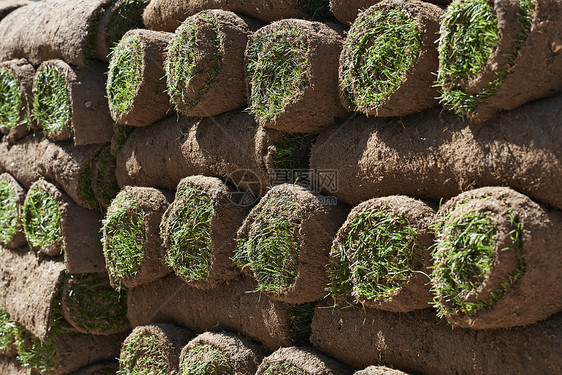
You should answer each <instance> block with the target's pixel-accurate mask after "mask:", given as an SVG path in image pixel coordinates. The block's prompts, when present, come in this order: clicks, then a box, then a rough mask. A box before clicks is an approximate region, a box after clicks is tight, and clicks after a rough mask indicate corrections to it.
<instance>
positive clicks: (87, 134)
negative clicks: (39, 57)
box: [33, 60, 113, 145]
mask: <svg viewBox="0 0 562 375" xmlns="http://www.w3.org/2000/svg"><path fill="white" fill-rule="evenodd" d="M105 70H106V66H105V65H104V64H102V63H96V64H91V65H90V66H89V67H88V68H87V69H83V70H81V69H76V68H73V67H71V66H70V65H68V64H67V63H65V62H64V61H62V60H49V61H45V62H44V63H42V64H41V65H40V66H39V68H38V69H37V73H36V75H35V79H34V82H33V116H34V117H35V119H36V120H37V123H38V125H39V127H41V128H43V129H44V130H45V132H46V134H47V136H48V137H49V138H51V139H53V140H56V141H62V140H68V139H72V140H73V141H74V144H75V145H88V144H94V143H105V142H109V141H110V140H111V136H112V134H113V128H112V124H113V120H112V119H111V116H110V114H109V109H108V105H107V99H106V97H105V86H104V82H105Z"/></svg>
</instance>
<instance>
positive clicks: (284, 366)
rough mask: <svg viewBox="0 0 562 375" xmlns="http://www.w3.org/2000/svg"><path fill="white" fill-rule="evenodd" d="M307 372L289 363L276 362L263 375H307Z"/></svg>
mask: <svg viewBox="0 0 562 375" xmlns="http://www.w3.org/2000/svg"><path fill="white" fill-rule="evenodd" d="M306 374H307V372H306V371H304V370H302V369H301V368H299V367H297V366H295V365H293V364H292V363H287V362H274V363H272V364H271V365H269V366H268V367H267V368H266V369H265V370H264V371H263V375H306Z"/></svg>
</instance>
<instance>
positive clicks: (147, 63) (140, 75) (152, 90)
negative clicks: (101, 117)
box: [106, 29, 173, 126]
mask: <svg viewBox="0 0 562 375" xmlns="http://www.w3.org/2000/svg"><path fill="white" fill-rule="evenodd" d="M172 35H173V34H170V33H161V32H156V31H150V30H142V29H137V30H130V31H128V32H127V33H126V34H125V35H124V36H123V39H121V41H120V42H119V44H117V46H116V47H115V48H114V49H113V52H112V54H111V60H110V63H109V71H108V73H107V88H106V92H107V98H108V101H109V109H110V111H111V117H112V118H113V120H115V122H117V123H118V124H126V125H131V126H148V125H151V124H152V123H154V122H156V121H158V120H161V119H162V118H164V117H165V116H166V115H167V114H168V113H169V112H170V109H171V108H170V99H169V97H168V95H167V94H166V82H165V81H164V80H163V79H162V78H163V77H164V58H165V50H166V47H167V46H168V43H169V42H170V40H171V38H172Z"/></svg>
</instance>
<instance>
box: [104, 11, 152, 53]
mask: <svg viewBox="0 0 562 375" xmlns="http://www.w3.org/2000/svg"><path fill="white" fill-rule="evenodd" d="M149 2H150V1H149V0H124V1H122V5H121V6H120V7H119V9H118V10H117V12H115V14H114V15H113V17H112V18H111V22H110V23H109V25H108V27H107V29H106V31H105V36H106V40H107V45H108V46H109V48H113V47H115V46H116V45H117V44H118V43H119V41H120V40H121V38H122V37H123V35H125V33H126V32H127V31H129V30H132V29H144V22H143V20H142V12H143V11H144V8H145V7H146V6H147V5H148V3H149Z"/></svg>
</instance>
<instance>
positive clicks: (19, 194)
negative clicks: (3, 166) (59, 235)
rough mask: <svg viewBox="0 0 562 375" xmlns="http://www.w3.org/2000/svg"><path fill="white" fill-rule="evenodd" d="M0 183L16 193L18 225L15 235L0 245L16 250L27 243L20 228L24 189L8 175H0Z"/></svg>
mask: <svg viewBox="0 0 562 375" xmlns="http://www.w3.org/2000/svg"><path fill="white" fill-rule="evenodd" d="M0 181H6V182H7V183H8V184H10V185H11V186H12V189H14V192H15V193H16V205H17V208H18V225H17V228H16V233H15V234H14V236H13V237H12V239H11V240H10V242H8V243H2V245H4V246H6V247H7V248H9V249H18V248H20V247H22V246H24V245H25V244H26V243H27V241H26V240H25V235H24V234H23V232H22V227H21V221H20V220H21V208H22V206H23V201H24V200H25V194H26V191H25V189H24V188H23V187H22V186H21V185H20V184H19V182H18V181H17V180H16V179H15V178H14V177H13V176H12V175H11V174H9V173H2V174H0Z"/></svg>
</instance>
